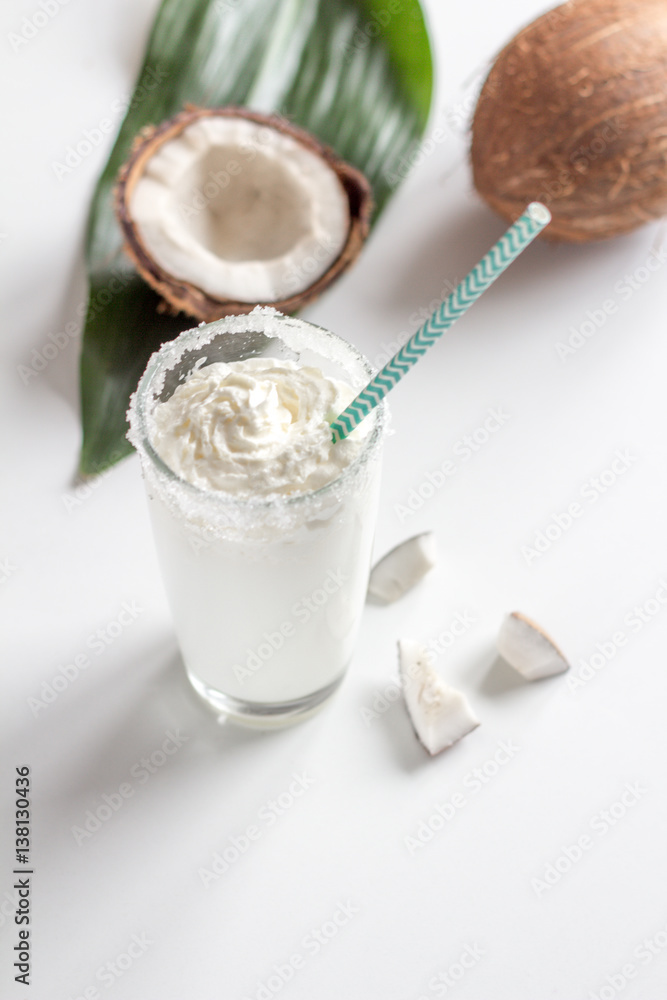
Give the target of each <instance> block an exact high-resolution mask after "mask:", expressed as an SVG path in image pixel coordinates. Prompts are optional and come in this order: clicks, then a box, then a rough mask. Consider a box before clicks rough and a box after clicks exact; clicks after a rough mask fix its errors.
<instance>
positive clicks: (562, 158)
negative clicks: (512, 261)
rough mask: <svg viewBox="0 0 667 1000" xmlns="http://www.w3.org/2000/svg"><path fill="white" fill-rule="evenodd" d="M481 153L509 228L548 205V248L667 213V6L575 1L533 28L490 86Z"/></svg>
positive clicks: (479, 180)
mask: <svg viewBox="0 0 667 1000" xmlns="http://www.w3.org/2000/svg"><path fill="white" fill-rule="evenodd" d="M471 155H472V166H473V176H474V182H475V187H476V188H477V190H478V191H479V193H480V194H481V195H482V197H483V198H484V199H485V200H486V201H487V202H488V203H489V205H490V206H491V207H492V208H494V209H495V210H496V211H497V212H499V213H500V215H502V216H503V217H504V218H506V219H508V220H513V219H515V218H516V217H517V216H518V215H520V213H521V212H522V211H523V209H524V208H525V206H526V204H527V203H528V202H530V201H541V202H544V204H546V205H548V207H549V209H550V211H551V213H552V215H553V221H552V223H551V225H550V226H549V227H548V229H547V230H546V231H545V233H544V236H545V238H546V239H555V240H567V241H570V242H573V243H582V242H585V241H588V240H598V239H605V238H607V237H610V236H616V235H618V234H620V233H625V232H628V231H629V230H631V229H634V228H635V227H636V226H638V225H641V224H642V223H644V222H647V221H649V220H651V219H655V218H658V217H660V216H661V215H663V214H665V213H667V0H571V2H569V3H565V4H563V5H562V6H561V7H557V8H555V10H552V11H550V12H549V13H547V14H544V15H543V16H542V17H540V18H538V19H537V20H536V21H534V22H533V23H532V24H530V25H529V26H528V27H527V28H524V30H523V31H521V32H520V33H519V34H518V35H517V36H516V37H515V38H514V39H513V40H512V41H511V42H510V43H509V45H508V46H507V47H506V48H505V49H503V51H502V52H501V53H500V55H499V56H498V58H497V60H496V62H495V64H494V66H493V68H492V69H491V72H490V73H489V76H488V78H487V80H486V82H485V84H484V87H483V88H482V92H481V94H480V98H479V101H478V104H477V108H476V111H475V117H474V121H473V126H472V151H471Z"/></svg>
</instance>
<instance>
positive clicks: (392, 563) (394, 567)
mask: <svg viewBox="0 0 667 1000" xmlns="http://www.w3.org/2000/svg"><path fill="white" fill-rule="evenodd" d="M436 557H437V551H436V541H435V535H434V534H433V532H432V531H426V532H424V533H423V534H421V535H414V536H413V537H412V538H408V539H407V540H406V541H404V542H401V543H400V545H397V546H396V547H395V548H393V549H391V551H390V552H387V554H386V555H385V556H383V557H382V559H380V560H379V561H378V562H377V563H376V564H375V566H374V567H373V569H372V570H371V576H370V580H369V582H368V593H369V594H371V596H372V597H377V598H378V599H379V600H381V601H384V602H385V604H391V603H393V601H397V600H398V599H399V597H402V596H403V594H406V593H407V592H408V590H411V588H412V587H414V586H415V584H417V583H419V581H420V580H421V579H422V577H424V576H425V575H426V574H427V573H428V571H429V570H431V569H433V567H434V566H435V564H436Z"/></svg>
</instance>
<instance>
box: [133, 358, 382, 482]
mask: <svg viewBox="0 0 667 1000" xmlns="http://www.w3.org/2000/svg"><path fill="white" fill-rule="evenodd" d="M355 395H356V391H355V390H354V389H352V388H351V386H349V385H347V384H346V383H344V382H340V381H338V380H336V379H330V378H327V377H326V376H325V375H323V374H322V372H321V371H320V369H319V368H309V367H305V366H304V367H300V366H299V365H297V364H296V363H295V362H293V361H284V360H279V359H276V358H249V359H247V360H246V361H233V362H230V363H224V362H217V363H215V364H211V365H207V366H205V367H202V368H199V369H197V370H195V371H193V372H192V373H191V374H190V375H189V376H188V378H187V379H186V380H185V382H184V383H183V384H182V385H180V386H179V387H178V388H177V389H176V391H175V392H174V394H173V396H171V397H170V399H168V400H166V401H165V402H164V403H158V405H157V406H156V407H155V410H154V412H153V433H152V435H151V437H152V443H153V447H154V448H155V450H156V451H157V453H158V455H159V456H160V458H162V460H163V461H164V462H165V463H166V464H167V465H168V466H169V467H170V468H171V469H172V470H173V471H174V472H175V473H176V474H177V475H178V476H180V477H181V478H182V479H185V480H186V481H187V482H189V483H191V484H192V485H193V486H198V487H199V488H200V489H204V490H218V491H222V492H224V493H228V494H235V495H237V496H239V497H251V496H270V495H272V494H283V495H285V494H286V495H291V494H299V493H306V492H310V491H311V490H316V489H319V488H320V487H321V486H325V485H326V484H327V483H329V482H331V481H332V480H333V479H335V478H336V477H337V476H338V475H339V474H340V472H341V471H342V470H343V469H344V468H345V466H347V465H349V464H350V462H351V461H353V459H354V457H355V456H356V455H357V454H358V452H359V449H360V447H361V445H362V441H363V436H362V435H363V425H362V427H360V428H357V430H356V431H355V432H353V434H352V435H350V437H349V438H346V439H345V440H344V441H340V442H338V443H337V444H335V445H334V444H333V442H332V440H331V427H330V426H329V424H330V421H331V420H333V419H334V418H335V417H337V416H338V414H339V413H341V412H342V410H344V409H345V407H346V406H347V405H348V403H350V402H351V401H352V400H353V399H354V397H355ZM358 432H361V433H358Z"/></svg>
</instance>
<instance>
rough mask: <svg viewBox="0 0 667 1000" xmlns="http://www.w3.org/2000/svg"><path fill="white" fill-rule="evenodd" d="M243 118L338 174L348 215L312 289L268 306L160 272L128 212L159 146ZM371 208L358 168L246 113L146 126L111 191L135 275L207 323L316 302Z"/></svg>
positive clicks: (170, 306) (355, 245) (347, 257)
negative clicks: (216, 122)
mask: <svg viewBox="0 0 667 1000" xmlns="http://www.w3.org/2000/svg"><path fill="white" fill-rule="evenodd" d="M215 116H220V117H229V118H245V119H247V120H248V121H252V122H256V123H257V124H259V125H264V126H266V127H267V128H273V129H275V130H276V131H278V132H282V133H283V134H285V135H289V136H291V137H292V138H293V139H295V140H296V141H297V142H300V143H301V144H302V145H303V146H306V147H307V148H308V149H309V150H311V151H312V152H313V153H315V154H316V155H317V156H320V157H321V158H322V159H323V160H325V161H326V163H327V164H328V165H329V166H330V167H331V169H332V170H333V171H334V172H335V173H336V175H337V177H338V179H339V180H340V182H341V184H342V186H343V188H344V190H345V193H346V194H347V198H348V203H349V210H350V227H349V231H348V236H347V241H346V243H345V246H344V247H343V249H342V251H341V253H340V255H339V256H338V257H337V258H336V260H335V261H334V262H333V263H332V264H331V266H330V267H329V269H328V270H327V271H326V272H325V273H324V274H323V275H322V276H321V277H320V278H318V279H317V280H316V281H315V282H314V283H313V284H312V285H310V286H309V287H308V288H306V289H304V290H303V291H301V292H299V293H298V294H295V295H292V296H290V297H289V298H285V299H279V300H275V301H272V302H237V301H234V300H232V299H218V298H215V297H213V296H211V295H209V294H208V293H207V292H205V291H203V290H202V289H201V288H197V286H196V285H193V284H191V283H189V282H187V281H183V280H180V279H179V278H177V277H176V276H175V275H173V274H170V273H169V272H168V271H166V270H164V269H163V268H162V267H161V265H160V264H159V263H158V262H157V261H156V260H155V259H154V258H153V257H152V256H151V254H150V253H149V252H148V250H147V248H146V246H145V245H144V243H143V241H142V238H141V233H140V231H139V228H138V227H137V226H136V225H135V223H134V220H133V219H132V215H131V213H130V209H129V204H130V201H131V198H132V192H133V191H134V187H135V185H136V183H137V181H138V180H139V178H140V177H141V175H142V173H143V172H144V169H145V166H146V164H147V162H148V161H149V160H150V158H151V157H152V156H153V155H154V154H155V153H156V152H157V150H158V149H159V147H160V146H162V145H163V144H164V143H165V142H168V141H169V140H170V139H173V138H174V137H175V136H177V135H178V134H179V133H180V132H182V131H183V129H185V128H187V127H188V126H189V125H192V124H193V123H194V122H196V121H198V120H199V119H201V118H206V117H215ZM372 208H373V198H372V193H371V188H370V184H369V183H368V181H367V180H366V178H365V177H364V175H363V174H362V173H361V171H360V170H357V169H356V167H353V166H351V165H350V164H349V163H346V162H345V161H344V160H342V159H341V158H340V157H339V156H337V155H336V154H335V153H334V152H333V150H331V149H329V147H327V146H325V145H323V144H322V143H321V142H319V141H318V140H317V139H315V138H314V136H312V135H311V134H310V133H309V132H306V131H305V130H304V129H302V128H299V127H298V126H296V125H293V124H291V123H290V122H287V121H286V120H285V119H284V118H281V117H278V116H276V115H265V114H261V113H260V112H257V111H250V110H248V109H247V108H239V107H231V106H230V107H224V108H199V107H195V106H193V105H187V106H186V108H185V109H184V110H183V111H181V112H179V114H177V115H174V117H173V118H169V119H167V120H166V121H164V122H162V123H161V124H160V125H157V126H149V127H147V128H144V129H142V130H141V132H140V133H139V135H138V136H137V138H136V139H135V142H134V144H133V146H132V151H131V154H130V157H129V158H128V160H127V162H126V163H125V164H124V165H123V167H122V168H121V170H120V173H119V176H118V182H117V184H116V189H115V210H116V216H117V218H118V221H119V223H120V226H121V229H122V231H123V235H124V238H125V251H126V253H127V254H128V256H129V257H130V258H131V260H132V262H133V263H134V265H135V267H136V268H137V271H138V272H139V274H141V276H142V277H143V278H144V280H145V281H147V282H148V284H149V285H151V286H152V287H153V288H154V289H155V291H156V292H158V293H159V294H160V295H161V296H162V298H163V300H164V308H165V309H166V310H167V311H169V312H172V313H178V312H184V313H187V314H188V315H189V316H194V317H196V318H197V319H199V320H203V321H204V322H206V323H210V322H211V321H213V320H215V319H220V318H221V317H222V316H229V315H234V314H239V313H249V312H251V310H252V309H254V308H255V306H256V305H271V306H274V307H275V308H276V309H278V310H280V311H281V312H284V313H293V312H297V311H298V310H299V309H302V308H303V307H304V306H306V305H308V303H310V302H313V301H314V300H315V299H317V298H318V297H319V296H320V295H321V294H322V292H323V291H324V290H325V289H326V288H328V287H329V285H331V284H332V283H333V282H334V281H335V280H336V279H337V278H339V277H340V275H341V274H343V272H344V271H346V270H347V269H348V268H349V267H350V266H351V265H352V264H353V263H354V261H355V260H356V258H357V257H358V256H359V253H360V251H361V248H362V246H363V244H364V241H365V239H366V237H367V236H368V232H369V229H370V216H371V211H372Z"/></svg>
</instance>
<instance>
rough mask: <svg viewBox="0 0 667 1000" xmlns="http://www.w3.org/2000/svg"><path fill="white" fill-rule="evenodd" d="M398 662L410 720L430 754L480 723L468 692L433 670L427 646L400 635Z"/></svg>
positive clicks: (445, 746) (459, 737) (441, 748)
mask: <svg viewBox="0 0 667 1000" xmlns="http://www.w3.org/2000/svg"><path fill="white" fill-rule="evenodd" d="M398 662H399V675H400V679H401V687H402V689H403V696H404V698H405V704H406V706H407V709H408V714H409V716H410V720H411V722H412V725H413V727H414V730H415V732H416V734H417V737H418V739H419V741H420V742H421V743H422V744H423V746H424V747H425V748H426V750H428V752H429V753H430V754H432V755H433V754H436V753H440V751H441V750H445V749H446V748H447V747H450V746H451V745H452V744H453V743H456V742H457V741H458V740H460V739H462V738H463V737H464V736H465V735H466V734H467V733H470V732H472V730H473V729H476V728H477V726H479V724H480V723H479V719H478V718H477V717H476V716H475V713H474V712H473V710H472V708H471V707H470V704H469V703H468V699H467V698H466V696H465V695H464V694H463V693H462V692H461V691H457V689H456V688H453V687H450V686H449V684H445V682H444V681H443V680H442V679H441V678H440V677H439V676H438V674H437V673H436V671H435V670H434V668H433V666H432V665H431V655H430V653H429V651H428V649H427V648H426V646H423V645H422V644H421V643H419V642H415V641H414V640H413V639H401V640H400V641H399V643H398Z"/></svg>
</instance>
